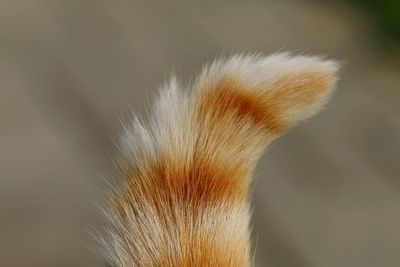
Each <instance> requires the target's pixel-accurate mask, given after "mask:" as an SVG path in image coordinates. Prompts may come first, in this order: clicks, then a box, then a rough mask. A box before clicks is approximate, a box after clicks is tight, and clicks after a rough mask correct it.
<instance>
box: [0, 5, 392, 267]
mask: <svg viewBox="0 0 400 267" xmlns="http://www.w3.org/2000/svg"><path fill="white" fill-rule="evenodd" d="M243 50H245V51H250V52H254V51H258V52H263V53H266V54H267V53H271V52H276V51H285V50H289V51H297V52H306V53H313V54H322V55H326V56H328V57H331V58H335V59H338V60H341V61H343V62H344V63H345V64H344V68H343V70H342V74H341V80H340V82H339V89H338V90H337V91H336V93H335V95H334V97H333V99H332V101H331V102H330V104H329V105H328V106H327V108H326V109H325V110H324V111H323V112H322V113H320V114H319V115H318V116H316V117H314V118H313V119H312V120H310V121H308V122H306V123H303V124H302V125H301V126H299V127H297V128H296V129H294V130H293V131H291V132H290V133H289V134H287V135H285V136H284V137H283V138H281V139H280V140H279V141H278V142H276V143H275V144H274V145H273V146H272V147H271V148H270V149H269V151H268V153H267V154H266V155H265V156H264V157H263V158H262V160H261V161H260V163H259V165H258V168H257V171H256V180H255V182H254V196H253V206H254V216H253V223H252V225H253V233H254V240H255V242H254V243H255V245H254V246H255V247H256V253H255V262H256V266H274V267H285V266H296V267H306V266H307V267H314V266H315V267H337V266H341V267H346V266H349V267H350V266H351V267H357V266H360V267H361V266H362V267H369V266H371V267H376V266H380V267H382V266H384V267H391V266H400V180H399V179H400V167H399V165H400V157H399V153H400V91H399V90H400V86H399V85H400V52H399V51H400V1H396V0H392V1H390V0H381V1H379V0H376V1H372V0H353V1H344V0H343V1H316V0H314V1H311V0H297V1H294V0H293V1H291V0H279V1H278V0H276V1H209V0H207V1H183V0H180V1H153V0H150V1H133V0H129V1H126V0H124V1H117V0H115V1H105V0H64V1H61V0H60V1H59V0H54V1H40V0H36V1H33V0H32V1H15V0H0V266H4V267H8V266H11V267H14V266H33V267H36V266H41V267H47V266H49V267H50V266H61V267H62V266H105V265H104V263H102V262H101V261H100V260H99V259H98V258H97V257H96V256H95V255H94V254H93V253H92V252H91V251H90V249H88V248H87V247H88V246H90V238H89V235H88V234H87V232H86V229H88V228H90V227H92V226H97V225H99V224H100V222H101V218H100V216H99V215H98V214H97V213H96V211H95V210H94V208H93V205H92V203H95V202H97V201H99V200H100V199H102V198H103V197H104V195H105V192H104V191H105V190H104V189H105V188H106V187H107V186H105V184H106V183H107V181H111V180H116V181H118V179H119V177H118V174H117V173H116V171H115V165H114V163H113V157H114V156H115V155H116V152H117V151H116V148H115V145H114V141H115V140H116V139H117V137H118V133H119V131H120V129H121V124H120V119H121V118H125V117H126V116H128V117H129V115H130V114H131V112H132V110H133V111H134V112H136V113H137V114H143V113H145V112H146V106H147V105H148V104H149V103H151V99H153V97H154V95H155V94H156V92H157V89H158V88H159V86H160V85H161V84H162V83H163V81H165V80H166V79H167V78H168V77H169V75H170V73H171V72H172V70H174V71H175V72H176V73H177V75H178V77H179V78H181V79H184V80H188V79H190V78H193V75H194V74H195V73H196V71H198V70H199V68H200V67H201V66H202V65H203V64H204V63H205V62H209V61H210V60H212V59H213V58H214V57H216V56H218V55H221V54H222V55H228V54H230V53H232V52H240V51H243Z"/></svg>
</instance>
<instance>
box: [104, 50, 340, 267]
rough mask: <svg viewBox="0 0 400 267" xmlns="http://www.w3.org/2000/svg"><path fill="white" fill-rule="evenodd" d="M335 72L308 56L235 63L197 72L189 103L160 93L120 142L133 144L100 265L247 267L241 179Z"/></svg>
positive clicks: (321, 94)
mask: <svg viewBox="0 0 400 267" xmlns="http://www.w3.org/2000/svg"><path fill="white" fill-rule="evenodd" d="M336 69H337V67H336V65H335V63H333V62H331V61H323V60H321V59H319V58H316V57H304V56H303V57H302V56H298V57H292V56H290V55H288V54H280V55H273V56H271V57H266V58H261V57H252V56H248V57H246V56H237V57H233V58H232V59H230V60H228V61H226V62H225V63H224V62H216V63H214V64H213V65H211V66H209V67H208V68H206V69H205V70H204V71H203V72H202V74H201V75H200V76H199V79H198V80H197V82H196V83H195V84H194V86H193V92H189V94H185V93H182V92H179V91H178V89H176V87H177V84H176V83H175V82H172V83H171V84H170V85H169V86H167V89H165V91H164V92H162V93H161V94H162V95H161V97H160V100H159V102H158V104H157V106H156V110H155V113H154V115H153V116H154V118H153V121H152V124H151V126H150V127H147V128H146V127H143V126H140V125H139V126H135V127H137V128H134V129H130V130H128V133H127V137H125V139H126V140H128V141H129V140H130V135H133V136H134V137H136V138H137V139H138V141H136V142H141V143H140V144H139V145H138V144H136V143H129V142H130V141H129V142H128V141H127V142H126V143H125V145H124V146H126V147H127V148H128V149H127V151H128V152H127V153H125V160H124V162H123V166H124V167H123V168H122V175H123V176H124V177H125V178H126V183H125V185H124V186H123V187H122V189H121V192H120V193H119V194H116V195H114V196H113V198H112V205H111V207H110V209H109V210H108V216H109V218H110V223H109V231H108V233H109V234H108V236H106V237H105V238H104V239H103V241H104V242H103V243H104V246H105V250H106V253H107V255H108V257H109V260H110V262H111V263H113V264H114V265H117V266H138V267H139V266H151V267H153V266H154V267H158V266H163V267H173V266H174V267H189V266H192V267H197V266H198V267H200V266H201V267H205V266H209V267H211V266H212V267H216V266H219V267H228V266H229V267H235V266H237V267H239V266H240V267H245V266H251V264H252V263H251V258H250V254H251V245H250V237H249V236H250V234H249V230H248V222H249V204H248V201H247V199H248V192H249V184H250V177H251V173H252V171H253V169H254V167H255V164H256V162H257V160H258V158H259V157H260V155H261V153H262V152H263V150H264V149H265V147H266V146H267V145H268V144H269V143H270V142H272V141H273V140H274V139H275V138H276V137H278V136H279V135H280V134H282V133H284V132H285V131H286V130H287V129H288V128H289V127H291V126H293V125H294V124H295V123H296V122H297V121H299V120H302V119H305V118H307V117H309V116H311V115H313V114H314V113H315V112H316V111H317V110H318V109H319V108H320V107H321V105H322V104H323V103H324V102H325V101H326V99H327V97H328V96H329V92H330V91H331V89H332V88H333V84H334V82H335V72H336ZM133 139H134V138H133ZM134 142H135V140H134ZM131 146H132V148H131Z"/></svg>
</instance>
